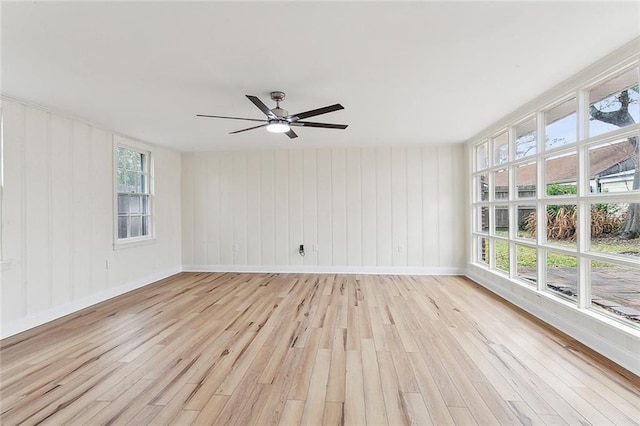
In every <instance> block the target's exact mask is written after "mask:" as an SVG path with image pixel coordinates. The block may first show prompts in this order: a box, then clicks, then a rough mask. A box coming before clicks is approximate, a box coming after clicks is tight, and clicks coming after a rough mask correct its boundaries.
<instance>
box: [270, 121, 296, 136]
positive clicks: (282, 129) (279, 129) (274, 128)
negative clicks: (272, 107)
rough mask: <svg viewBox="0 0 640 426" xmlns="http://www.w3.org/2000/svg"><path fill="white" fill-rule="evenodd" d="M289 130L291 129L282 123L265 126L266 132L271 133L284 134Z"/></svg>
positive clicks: (275, 122)
mask: <svg viewBox="0 0 640 426" xmlns="http://www.w3.org/2000/svg"><path fill="white" fill-rule="evenodd" d="M289 130H291V127H289V125H288V124H287V123H285V122H282V121H274V122H272V123H269V124H268V125H267V131H268V132H271V133H286V132H288V131H289Z"/></svg>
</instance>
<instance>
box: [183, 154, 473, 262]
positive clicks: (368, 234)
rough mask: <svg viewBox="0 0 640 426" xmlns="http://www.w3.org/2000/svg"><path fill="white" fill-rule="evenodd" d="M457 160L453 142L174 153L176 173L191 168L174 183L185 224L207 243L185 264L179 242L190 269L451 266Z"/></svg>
mask: <svg viewBox="0 0 640 426" xmlns="http://www.w3.org/2000/svg"><path fill="white" fill-rule="evenodd" d="M192 156H193V157H192ZM462 158H463V150H462V149H460V148H458V147H454V146H442V147H424V148H420V147H411V148H405V147H394V148H391V147H379V148H348V149H341V148H334V149H319V150H318V149H291V150H274V151H262V152H251V151H234V152H216V153H195V154H192V155H183V169H187V168H189V167H191V164H192V163H194V164H195V167H193V168H194V172H193V175H194V177H193V178H190V176H189V173H187V172H186V171H184V172H183V179H187V180H189V179H190V180H189V181H184V182H183V183H182V186H183V191H185V192H184V193H183V199H184V203H185V204H184V206H185V209H184V210H183V215H184V216H185V220H184V222H183V224H184V229H185V230H186V231H185V232H191V233H192V234H193V236H192V237H191V239H194V240H195V239H198V238H202V235H207V237H206V240H207V243H208V245H207V248H206V249H204V248H202V246H200V245H198V244H195V245H194V250H195V253H194V255H193V256H192V259H193V260H192V261H191V262H190V263H187V262H186V259H187V253H188V248H187V247H185V250H184V253H185V263H184V264H185V265H186V267H187V268H188V269H190V268H193V269H196V270H198V269H200V268H205V267H207V266H211V267H216V268H221V267H222V268H223V269H224V268H225V267H226V268H231V269H233V267H232V265H238V266H240V267H242V268H239V269H245V267H248V268H249V269H255V270H260V269H261V268H260V266H271V267H272V268H266V269H274V268H273V266H274V265H279V266H280V267H282V268H281V269H284V270H287V269H288V268H291V269H292V270H295V269H297V268H301V267H319V268H326V267H332V268H337V269H340V268H344V269H348V268H353V267H359V268H362V267H364V268H376V269H380V270H397V271H402V270H403V269H406V268H431V269H432V270H435V268H449V269H451V268H460V267H461V266H462V264H461V263H460V262H463V261H464V259H463V257H461V256H458V255H457V254H456V251H457V249H456V247H459V246H460V245H462V244H463V243H464V241H463V238H464V234H463V233H462V231H461V230H456V229H455V227H453V228H452V226H453V225H452V224H453V223H455V222H456V221H457V219H456V217H458V216H459V215H461V214H462V212H459V211H457V210H454V209H456V208H459V207H456V206H459V205H460V204H461V203H462V201H463V200H462V197H463V196H464V194H463V193H461V192H458V191H456V189H455V188H456V186H457V185H458V183H456V182H458V180H459V178H458V177H457V176H456V175H455V174H454V172H453V170H455V169H456V166H457V164H458V162H460V161H462ZM440 164H441V165H440ZM457 179H458V180H457ZM190 187H193V188H194V189H193V190H191V189H189V188H190ZM190 198H193V201H190ZM187 206H193V207H187ZM189 209H196V210H197V209H201V211H196V212H193V211H190V210H189ZM218 211H219V212H220V213H217V212H218ZM190 217H194V218H195V223H196V225H194V226H193V227H191V226H190V224H189V220H190V219H189V218H190ZM441 223H447V224H448V225H447V226H448V229H447V230H446V232H445V230H443V229H442V227H441ZM202 227H204V228H202ZM189 230H190V231H189ZM445 236H446V237H445ZM184 240H185V241H189V240H190V239H189V238H185V239H184ZM217 243H219V244H220V245H219V246H218V245H216V244H217ZM300 244H304V245H305V254H306V255H305V256H304V257H301V256H300V255H299V254H298V246H299V245H300ZM315 247H317V251H315V250H314V248H315ZM216 249H218V250H219V252H216V253H215V254H214V251H215V250H216ZM198 250H200V251H202V253H197V252H198ZM205 251H206V252H207V253H208V256H207V257H206V260H203V258H204V257H205V256H204V255H205V253H204V252H205ZM200 262H204V263H200ZM275 269H278V268H275Z"/></svg>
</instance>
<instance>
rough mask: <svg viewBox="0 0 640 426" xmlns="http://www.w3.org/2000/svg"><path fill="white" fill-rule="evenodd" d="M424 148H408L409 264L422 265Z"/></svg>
mask: <svg viewBox="0 0 640 426" xmlns="http://www.w3.org/2000/svg"><path fill="white" fill-rule="evenodd" d="M422 173H423V170H422V150H421V148H407V264H408V265H422V235H423V232H422V215H423V211H422V208H423V206H422Z"/></svg>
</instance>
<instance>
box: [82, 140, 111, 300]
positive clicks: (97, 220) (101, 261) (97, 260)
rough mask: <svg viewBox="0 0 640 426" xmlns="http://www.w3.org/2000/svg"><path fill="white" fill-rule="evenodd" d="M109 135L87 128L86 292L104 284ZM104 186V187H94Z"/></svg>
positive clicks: (108, 223)
mask: <svg viewBox="0 0 640 426" xmlns="http://www.w3.org/2000/svg"><path fill="white" fill-rule="evenodd" d="M110 136H111V135H110V134H109V133H108V132H106V131H104V130H101V129H96V128H94V127H92V128H90V142H89V143H90V158H89V163H90V166H89V167H90V170H91V191H92V193H93V195H92V197H91V205H90V208H91V212H90V214H89V215H88V216H89V219H90V225H89V226H90V227H91V230H92V232H91V248H90V251H91V271H90V273H91V275H90V277H91V278H90V281H91V282H90V286H89V288H90V291H91V293H96V292H98V291H100V289H103V288H106V287H107V267H106V262H107V260H108V257H107V256H105V253H107V252H108V249H109V243H110V241H111V240H112V239H113V234H112V232H111V229H112V226H113V220H109V219H111V218H110V217H106V216H107V215H104V214H103V212H109V213H111V212H112V211H113V201H112V200H113V183H112V182H113V170H112V168H113V163H112V161H110V160H111V159H112V158H113V153H112V150H111V137H110ZM97 188H104V190H96V189H97ZM108 216H111V215H108Z"/></svg>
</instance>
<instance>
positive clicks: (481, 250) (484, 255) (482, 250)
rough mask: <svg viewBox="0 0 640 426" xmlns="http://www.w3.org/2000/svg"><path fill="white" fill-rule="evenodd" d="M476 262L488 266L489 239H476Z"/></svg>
mask: <svg viewBox="0 0 640 426" xmlns="http://www.w3.org/2000/svg"><path fill="white" fill-rule="evenodd" d="M477 241H478V259H477V260H478V262H481V263H484V264H486V265H488V264H489V239H488V238H484V237H480V238H478V240H477Z"/></svg>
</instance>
